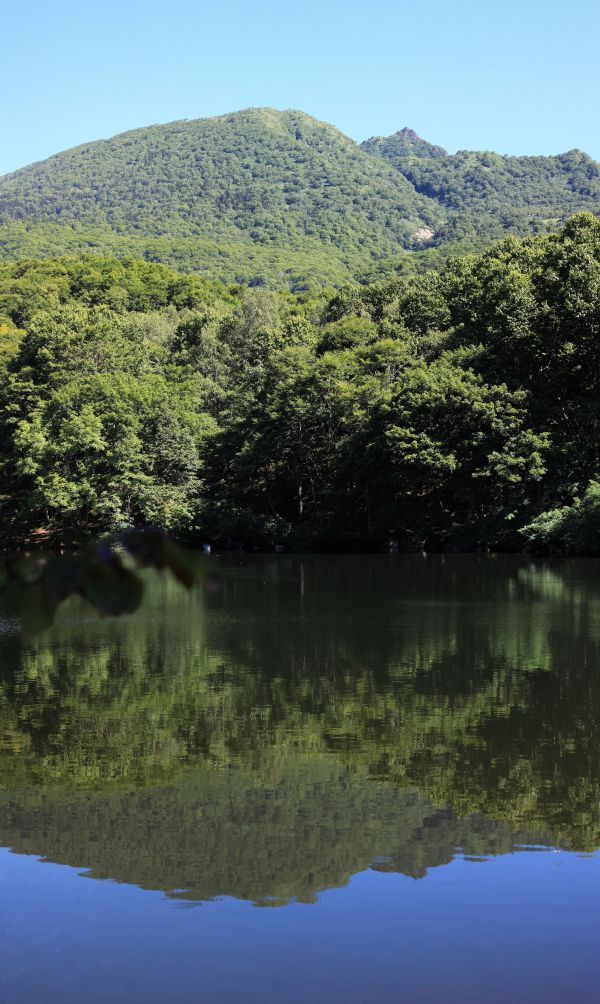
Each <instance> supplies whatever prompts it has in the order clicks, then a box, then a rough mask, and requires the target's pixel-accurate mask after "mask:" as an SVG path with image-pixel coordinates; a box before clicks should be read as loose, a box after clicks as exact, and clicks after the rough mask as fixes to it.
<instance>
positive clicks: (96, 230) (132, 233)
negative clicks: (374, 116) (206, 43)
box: [0, 108, 600, 291]
mask: <svg viewBox="0 0 600 1004" xmlns="http://www.w3.org/2000/svg"><path fill="white" fill-rule="evenodd" d="M599 208H600V181H599V176H598V165H597V164H595V163H594V161H592V160H591V159H590V158H589V157H587V156H586V155H585V154H582V153H580V152H578V151H571V152H570V153H568V154H564V155H562V156H560V157H520V158H516V157H501V156H499V155H497V154H490V153H458V154H456V155H455V156H448V155H447V154H446V153H445V151H443V150H442V149H441V148H440V147H434V146H432V145H431V144H429V143H427V142H425V141H424V140H421V139H419V137H417V136H416V134H414V133H412V132H411V131H410V130H402V132H400V133H398V134H396V135H395V136H392V137H389V138H387V139H381V138H375V139H372V140H369V141H367V142H366V143H363V144H362V145H359V144H357V143H355V142H354V141H353V140H351V139H349V138H348V137H347V136H344V135H343V134H342V133H340V132H339V131H338V130H337V129H335V128H334V127H333V126H330V125H328V124H326V123H322V122H318V121H316V120H315V119H313V118H311V117H310V116H308V115H305V114H303V113H302V112H296V111H285V112H279V111H274V110H272V109H266V108H259V109H249V110H246V111H243V112H238V113H235V114H232V115H223V116H219V117H217V118H211V119H198V120H195V121H181V122H173V123H170V124H168V125H157V126H151V127H149V128H145V129H137V130H135V131H133V132H128V133H123V134H122V135H120V136H115V137H113V138H112V139H109V140H101V141H98V142H94V143H88V144H85V145H83V146H80V147H77V148H75V149H73V150H68V151H66V152H64V153H60V154H57V155H56V156H54V157H51V158H49V159H48V160H46V161H43V162H41V163H38V164H33V165H31V166H30V167H26V168H23V169H21V170H19V171H16V172H14V173H13V174H10V175H6V176H5V177H3V178H0V254H1V255H2V256H3V257H5V258H9V259H16V258H19V257H23V256H47V255H50V256H53V255H58V254H63V253H80V252H82V251H90V250H93V251H96V252H104V253H110V254H113V255H119V256H120V255H135V256H138V257H140V258H145V259H147V260H151V261H161V262H165V263H167V264H170V265H173V266H175V267H176V268H180V269H182V270H187V271H200V272H203V273H205V274H206V275H208V276H210V277H213V278H217V279H222V280H225V281H232V280H235V281H240V282H245V283H250V284H259V285H260V284H266V285H269V286H272V287H282V286H283V287H287V288H291V289H293V290H296V291H297V290H301V289H303V288H306V287H307V286H311V285H312V286H314V285H318V284H325V283H333V284H339V283H341V282H343V281H344V280H347V279H348V278H350V277H352V276H355V275H357V274H359V273H365V272H366V273H368V272H369V270H370V269H374V270H375V271H377V270H380V269H381V268H382V263H386V262H387V263H388V270H398V269H399V270H401V271H402V270H405V271H406V270H408V271H410V270H413V271H414V270H415V269H416V270H418V269H419V268H420V263H419V257H418V256H417V257H416V259H415V257H414V253H415V252H418V251H419V250H421V249H423V248H426V247H428V246H430V247H432V248H443V247H445V246H446V245H448V244H455V243H457V242H461V241H462V242H464V241H465V240H466V241H469V242H471V244H473V242H474V243H475V244H477V243H479V244H481V242H484V241H487V242H489V241H490V240H492V239H495V238H497V237H500V236H502V235H503V234H505V233H507V232H512V233H516V234H519V235H526V234H528V233H532V232H540V231H542V232H543V231H548V230H552V229H556V227H557V226H558V225H560V223H561V222H564V221H565V220H566V219H567V217H568V216H569V215H571V214H572V213H574V212H577V211H580V210H590V211H593V212H596V211H598V209H599Z"/></svg>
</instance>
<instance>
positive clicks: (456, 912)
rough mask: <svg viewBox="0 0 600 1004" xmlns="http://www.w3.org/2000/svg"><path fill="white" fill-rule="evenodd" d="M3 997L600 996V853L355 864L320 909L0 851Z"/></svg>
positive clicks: (325, 1002)
mask: <svg viewBox="0 0 600 1004" xmlns="http://www.w3.org/2000/svg"><path fill="white" fill-rule="evenodd" d="M0 876H1V884H0V889H1V895H2V899H1V902H0V924H1V929H2V941H1V944H0V961H1V974H0V990H1V991H2V994H1V999H2V1002H3V1004H37V1002H40V1004H42V1002H43V1004H84V1002H85V1004H109V1002H110V1004H121V1002H122V1004H138V1002H139V1004H178V1002H181V1004H184V1002H185V1004H188V1002H189V1004H192V1002H194V1004H199V1002H202V1004H203V1002H206V1004H242V1002H243V1004H254V1002H256V1004H264V1002H265V1001H282V1002H286V1004H321V1002H322V1004H358V1002H360V1004H371V1002H373V1004H388V1002H389V1004H392V1002H394V1004H396V1002H400V1001H408V1002H411V1004H412V1002H418V1001H422V1002H436V1004H437V1002H461V1004H465V1002H472V1004H481V1002H483V1001H485V1002H488V1004H495V1002H498V1004H500V1002H502V1004H504V1002H507V1001H510V1002H511V1004H535V1002H539V1004H542V1002H543V1004H566V1002H569V1004H570V1002H573V1004H575V1002H576V1004H588V1002H589V1004H592V1002H593V1004H597V1001H598V987H599V986H600V955H599V954H598V941H599V935H600V918H599V907H598V904H599V903H600V854H595V855H592V856H589V857H585V856H579V855H575V854H573V853H570V852H564V851H561V852H558V853H557V852H553V851H547V852H544V853H540V852H528V851H522V852H520V853H517V854H513V855H510V856H503V857H498V858H495V859H493V860H491V861H486V863H485V864H479V863H476V862H475V863H474V862H470V861H464V860H463V859H461V858H457V859H455V860H454V861H453V862H452V863H451V864H449V865H446V866H445V867H443V868H437V869H434V870H433V871H431V872H430V873H429V874H428V876H427V877H426V878H425V879H424V880H422V881H418V882H417V881H414V880H413V879H411V878H408V877H406V876H403V875H398V874H389V873H385V874H383V873H380V872H374V871H366V872H361V873H360V874H358V875H355V876H354V878H353V879H352V880H351V882H350V884H349V885H348V886H347V887H345V888H343V889H334V890H330V891H328V892H325V893H324V894H322V895H321V896H320V898H319V900H318V902H317V903H312V904H309V905H306V904H298V903H292V904H290V905H288V906H286V907H284V908H283V909H276V910H272V909H268V908H263V909H261V908H257V907H254V906H252V905H251V904H249V903H246V902H242V901H239V900H234V899H229V898H224V899H221V900H218V901H216V902H212V903H204V904H202V905H201V906H197V907H194V908H189V907H188V908H186V907H187V904H183V905H182V904H181V903H179V902H177V901H173V900H169V899H167V898H166V897H165V896H164V895H163V894H161V893H155V892H147V891H143V890H140V889H137V888H135V887H134V886H129V885H119V884H117V883H114V882H97V881H92V880H89V879H86V878H82V877H81V876H80V875H79V874H78V873H77V871H76V870H75V869H72V868H67V867H65V866H63V865H54V864H50V863H46V862H43V863H40V862H39V860H37V859H36V858H33V857H26V856H20V855H14V854H10V853H9V852H7V851H2V852H0Z"/></svg>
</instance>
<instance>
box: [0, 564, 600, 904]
mask: <svg viewBox="0 0 600 1004" xmlns="http://www.w3.org/2000/svg"><path fill="white" fill-rule="evenodd" d="M217 567H218V568H219V569H220V578H221V585H220V588H219V589H218V590H217V591H216V592H214V593H211V594H209V595H207V596H203V595H202V594H192V595H191V596H188V595H187V594H184V593H182V592H181V591H179V590H178V589H177V588H176V587H174V586H173V585H172V584H171V583H168V582H163V581H162V580H152V585H151V587H150V589H149V595H148V602H147V604H146V605H145V607H144V609H143V610H142V611H141V613H140V614H139V615H137V616H135V617H133V618H130V619H127V620H123V621H121V622H118V623H111V622H99V621H95V620H90V619H89V617H88V618H86V619H85V620H82V619H81V615H80V609H79V608H78V607H77V606H72V607H70V608H69V609H67V610H66V611H65V613H64V615H63V617H62V619H61V621H60V622H59V623H58V624H57V625H56V627H55V629H53V631H52V632H49V633H48V634H47V635H43V636H41V637H39V638H36V639H34V640H30V641H23V640H21V639H20V638H19V637H18V636H17V635H16V634H14V633H12V634H9V633H7V634H5V635H4V636H0V790H1V789H4V793H3V795H2V797H1V799H0V812H1V815H0V841H1V842H3V843H5V844H8V845H10V846H13V847H14V848H15V849H16V850H22V851H30V852H33V853H38V854H42V855H47V856H48V857H50V858H52V859H53V860H60V861H65V862H68V863H70V864H73V865H77V866H81V867H86V866H87V867H91V868H92V872H93V874H94V875H98V876H112V877H115V878H121V879H123V880H126V881H132V882H137V883H138V884H140V885H147V886H149V887H153V888H154V887H157V888H162V889H166V890H168V889H174V888H186V889H189V890H190V892H189V895H190V896H193V897H194V898H205V897H210V896H214V895H218V894H220V893H233V894H235V895H239V896H245V897H248V898H250V899H253V900H255V901H261V902H262V901H263V900H264V899H265V898H266V897H275V898H276V899H277V900H287V899H289V898H290V897H294V896H297V897H300V898H310V897H311V896H314V894H315V893H316V892H317V891H318V890H319V889H322V888H325V887H327V886H329V885H335V884H338V883H340V882H344V881H346V880H347V878H348V876H349V875H351V874H353V873H354V872H356V871H357V870H360V869H362V868H365V867H369V866H370V865H372V864H373V863H374V862H375V864H376V866H377V867H380V868H392V869H397V870H399V871H403V872H405V873H406V874H411V875H421V874H423V873H424V871H425V870H426V869H427V868H429V867H431V866H433V865H435V864H438V863H442V862H443V861H447V860H449V859H450V858H451V856H452V854H453V853H454V849H455V848H456V847H458V846H460V847H462V848H463V849H464V852H465V853H468V854H473V855H479V854H489V853H499V852H504V851H508V850H510V849H511V847H512V846H513V842H514V841H516V842H520V841H521V839H522V838H521V837H520V836H518V834H522V833H529V834H542V835H545V836H544V837H543V839H544V840H545V841H546V842H549V843H565V844H566V845H568V846H570V847H573V848H575V849H578V850H589V849H592V848H595V847H598V846H600V730H599V727H598V722H600V659H599V655H600V587H599V585H598V582H599V581H600V577H599V576H598V572H597V570H598V568H599V567H600V566H599V563H598V562H597V561H594V560H589V561H569V562H556V563H553V564H547V563H532V562H528V561H526V560H523V559H520V558H514V557H510V558H485V557H475V556H456V557H449V558H441V557H435V556H433V557H432V556H430V557H428V558H427V559H422V558H421V557H420V556H416V555H414V556H389V558H388V557H387V556H380V557H362V558H350V557H342V558H337V557H335V558H333V557H327V558H325V557H323V558H318V557H314V558H288V557H276V558H264V557H256V558H254V557H246V558H240V559H237V558H236V559H220V560H219V561H218V562H217ZM416 791H418V792H419V793H420V794H419V795H417V794H416V793H415V792H416ZM440 806H447V807H448V808H436V807H440ZM460 820H462V821H460ZM491 820H498V821H499V822H491ZM513 834H517V835H516V836H513Z"/></svg>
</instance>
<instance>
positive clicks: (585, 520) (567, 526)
mask: <svg viewBox="0 0 600 1004" xmlns="http://www.w3.org/2000/svg"><path fill="white" fill-rule="evenodd" d="M521 533H522V534H523V536H524V537H525V539H526V540H527V541H528V543H529V544H531V545H533V547H535V548H538V549H542V550H548V549H555V550H559V551H575V552H577V551H579V552H582V551H583V552H587V553H590V554H598V553H599V552H600V483H599V482H598V481H592V482H590V484H589V485H588V487H587V488H586V490H585V494H584V495H583V497H582V498H577V499H575V500H574V502H573V504H572V505H569V506H561V508H559V509H551V510H550V511H549V512H543V513H540V515H539V516H536V518H535V519H534V520H533V521H532V522H531V523H530V524H529V525H528V526H524V527H523V528H522V530H521Z"/></svg>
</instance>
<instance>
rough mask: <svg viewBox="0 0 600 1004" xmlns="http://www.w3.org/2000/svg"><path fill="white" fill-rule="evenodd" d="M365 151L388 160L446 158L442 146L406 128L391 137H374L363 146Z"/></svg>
mask: <svg viewBox="0 0 600 1004" xmlns="http://www.w3.org/2000/svg"><path fill="white" fill-rule="evenodd" d="M361 146H362V148H363V150H367V151H368V152H369V153H375V154H377V155H379V156H383V157H386V158H393V157H446V156H447V152H446V150H444V149H443V147H441V146H434V144H433V143H429V142H428V141H427V140H426V139H423V138H422V137H421V136H419V134H418V133H417V132H415V130H414V129H410V128H409V127H408V126H404V128H403V129H399V130H398V131H397V132H395V133H393V134H392V135H391V136H373V137H372V138H371V139H368V140H366V142H364V143H362V144H361Z"/></svg>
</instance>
